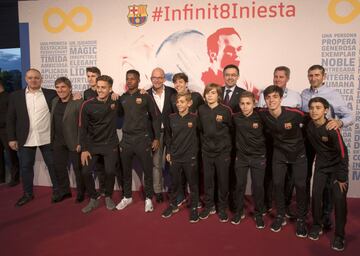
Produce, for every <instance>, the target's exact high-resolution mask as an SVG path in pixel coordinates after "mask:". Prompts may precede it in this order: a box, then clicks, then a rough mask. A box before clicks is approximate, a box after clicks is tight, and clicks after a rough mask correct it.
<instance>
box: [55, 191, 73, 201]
mask: <svg viewBox="0 0 360 256" xmlns="http://www.w3.org/2000/svg"><path fill="white" fill-rule="evenodd" d="M70 197H71V193H70V192H69V193H65V194H62V195H61V196H55V197H53V198H52V201H51V202H53V203H59V202H61V201H64V200H65V199H67V198H70Z"/></svg>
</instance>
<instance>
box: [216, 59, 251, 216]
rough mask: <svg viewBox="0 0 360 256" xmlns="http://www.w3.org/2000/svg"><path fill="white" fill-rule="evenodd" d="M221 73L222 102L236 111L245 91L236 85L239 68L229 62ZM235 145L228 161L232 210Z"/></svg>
mask: <svg viewBox="0 0 360 256" xmlns="http://www.w3.org/2000/svg"><path fill="white" fill-rule="evenodd" d="M223 74H224V81H225V85H224V87H222V88H221V89H222V99H223V104H225V105H227V106H229V107H230V108H231V110H232V112H233V113H237V112H239V111H240V106H239V100H240V95H241V93H242V92H243V91H245V90H244V89H242V88H240V87H238V86H237V85H236V83H237V81H238V79H239V75H240V72H239V68H238V67H237V66H236V65H233V64H230V65H227V66H225V68H224V70H223ZM232 141H233V143H234V142H235V133H233V134H232ZM235 149H236V147H235V145H234V144H233V150H232V151H231V163H230V171H229V175H230V176H229V177H230V179H229V181H230V184H229V192H230V194H229V205H230V209H232V210H234V209H235V205H236V203H235V202H236V198H237V195H236V193H235V191H236V189H235V188H236V184H235V183H236V182H235V180H236V177H235V171H234V165H235V158H236V150H235Z"/></svg>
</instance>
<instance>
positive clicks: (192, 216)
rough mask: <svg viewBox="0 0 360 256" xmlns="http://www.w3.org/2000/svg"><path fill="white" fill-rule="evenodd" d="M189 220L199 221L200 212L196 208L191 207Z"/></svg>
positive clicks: (192, 221) (191, 221)
mask: <svg viewBox="0 0 360 256" xmlns="http://www.w3.org/2000/svg"><path fill="white" fill-rule="evenodd" d="M189 221H190V223H196V222H198V221H199V214H198V211H197V209H196V208H193V209H191V211H190V217H189Z"/></svg>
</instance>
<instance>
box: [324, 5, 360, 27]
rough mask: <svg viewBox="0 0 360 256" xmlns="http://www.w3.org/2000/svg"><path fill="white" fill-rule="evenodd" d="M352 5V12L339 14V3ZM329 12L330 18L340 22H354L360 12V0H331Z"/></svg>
mask: <svg viewBox="0 0 360 256" xmlns="http://www.w3.org/2000/svg"><path fill="white" fill-rule="evenodd" d="M344 3H346V4H348V5H351V8H352V10H351V12H348V13H346V14H345V15H342V14H341V15H340V14H339V10H338V7H339V4H344ZM328 13H329V16H330V18H331V19H332V20H333V21H334V22H335V23H338V24H347V23H350V22H352V21H353V20H354V19H355V18H356V17H358V16H359V14H360V1H358V0H331V1H330V3H329V6H328Z"/></svg>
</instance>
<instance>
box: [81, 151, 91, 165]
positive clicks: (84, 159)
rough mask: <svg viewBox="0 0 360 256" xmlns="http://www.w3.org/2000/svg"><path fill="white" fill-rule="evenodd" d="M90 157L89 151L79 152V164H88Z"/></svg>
mask: <svg viewBox="0 0 360 256" xmlns="http://www.w3.org/2000/svg"><path fill="white" fill-rule="evenodd" d="M90 159H91V154H90V152H89V151H84V152H81V164H82V166H85V165H89V160H90Z"/></svg>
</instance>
